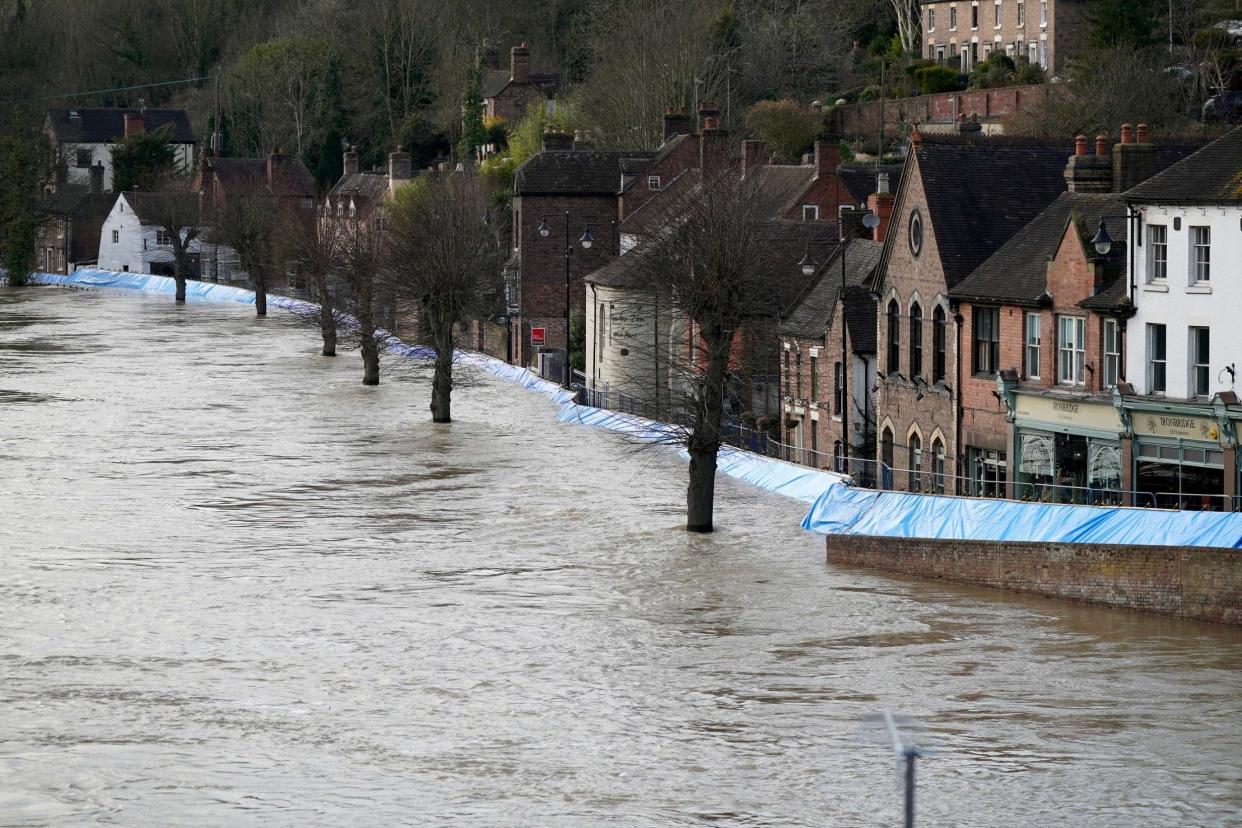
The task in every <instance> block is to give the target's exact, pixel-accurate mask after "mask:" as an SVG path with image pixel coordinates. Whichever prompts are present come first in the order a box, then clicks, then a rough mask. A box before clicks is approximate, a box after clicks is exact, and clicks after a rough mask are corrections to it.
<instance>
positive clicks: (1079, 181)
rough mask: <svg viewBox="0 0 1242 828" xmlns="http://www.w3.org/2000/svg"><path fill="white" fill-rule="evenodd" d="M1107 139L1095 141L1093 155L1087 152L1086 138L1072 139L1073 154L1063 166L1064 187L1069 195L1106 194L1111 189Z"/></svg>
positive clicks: (1111, 174) (1111, 171)
mask: <svg viewBox="0 0 1242 828" xmlns="http://www.w3.org/2000/svg"><path fill="white" fill-rule="evenodd" d="M1107 146H1108V139H1106V138H1105V137H1104V136H1103V135H1100V136H1098V137H1097V138H1096V139H1095V154H1094V155H1092V154H1090V153H1088V152H1087V136H1085V135H1079V136H1077V137H1076V138H1075V139H1074V154H1073V155H1071V156H1070V157H1069V161H1068V162H1067V163H1066V165H1065V172H1064V174H1063V175H1064V177H1065V186H1066V189H1067V190H1069V191H1070V192H1071V193H1108V192H1112V189H1113V165H1112V160H1111V159H1110V158H1109V157H1108V155H1107V154H1106V153H1107Z"/></svg>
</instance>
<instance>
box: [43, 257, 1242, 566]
mask: <svg viewBox="0 0 1242 828" xmlns="http://www.w3.org/2000/svg"><path fill="white" fill-rule="evenodd" d="M31 281H32V282H34V283H35V284H44V285H60V286H64V287H76V288H87V289H94V290H108V289H119V290H139V291H146V292H150V293H167V294H173V293H174V292H175V290H176V284H175V282H174V281H173V280H172V279H171V278H168V277H166V276H152V275H148V274H143V273H116V272H112V271H104V270H79V271H76V272H74V273H71V274H69V275H67V276H66V275H60V274H51V273H37V274H33V275H32V278H31ZM186 298H187V299H188V300H193V301H204V302H240V303H244V304H254V293H253V292H252V291H250V290H247V289H245V288H240V287H233V286H229V285H219V284H214V283H210V282H196V281H192V280H191V281H187V283H186ZM268 304H270V305H272V306H273V307H278V308H283V309H286V310H290V311H298V312H306V311H314V310H317V309H318V306H317V305H315V304H313V303H310V302H305V301H302V300H300V299H292V298H289V297H285V296H277V295H269V297H268ZM345 322H346V324H349V323H350V322H352V320H349V319H348V318H345ZM385 345H386V347H387V349H388V350H389V351H390V352H391V353H394V354H397V355H400V356H406V357H411V358H416V359H427V358H430V357H433V356H434V351H433V350H432V349H430V348H425V347H422V346H416V345H408V344H406V343H404V342H401V341H400V340H399V339H397V338H396V337H392V336H389V337H387V340H386V342H385ZM454 361H456V362H458V363H459V364H464V365H470V366H473V367H475V368H478V369H479V370H482V371H484V372H486V373H489V374H492V375H493V376H497V377H501V378H503V379H506V380H509V381H510V382H513V383H516V384H517V385H520V386H521V387H523V388H525V389H527V390H528V391H533V392H535V393H537V394H541V395H542V396H544V397H546V398H547V399H548V400H550V401H551V402H553V403H554V404H556V405H557V406H559V407H560V411H559V412H558V413H557V419H558V420H559V421H561V422H567V423H577V424H579V425H585V426H591V427H594V428H604V429H608V430H611V431H616V432H618V433H621V434H625V435H626V436H628V437H630V438H633V439H637V440H640V441H644V442H657V443H658V442H664V443H667V442H671V441H672V435H673V431H672V427H671V426H669V425H667V424H664V423H659V422H656V421H654V420H647V419H644V418H642V417H637V416H634V415H632V414H622V413H619V412H616V411H609V410H606V409H600V408H592V407H590V406H584V405H578V404H577V403H575V402H574V394H573V392H571V391H568V390H566V389H564V388H562V387H561V386H559V385H557V384H556V383H553V382H549V381H547V380H545V379H543V378H541V377H539V376H538V375H537V374H535V373H533V372H532V371H530V370H528V369H526V368H520V367H518V366H515V365H510V364H509V363H507V362H504V361H503V360H499V359H496V358H494V357H490V356H487V355H485V354H479V353H474V352H470V351H457V352H456V353H455V354H454ZM681 454H682V456H683V457H685V456H688V455H687V454H686V452H685V450H684V449H683V450H682V452H681ZM717 468H718V469H719V471H721V472H723V473H725V474H727V475H729V476H731V477H735V478H737V479H739V480H743V481H745V482H747V483H750V484H752V485H754V486H757V487H759V488H761V489H765V490H767V491H771V492H775V493H777V494H781V495H784V496H786V497H791V498H794V499H795V500H799V501H802V502H804V503H809V504H811V509H810V511H809V512H808V513H807V515H806V518H805V519H804V520H803V522H802V527H803V528H804V529H807V530H809V531H812V532H818V533H821V534H826V535H829V534H831V535H870V536H880V537H890V538H928V539H939V540H990V541H1015V542H1019V541H1025V542H1048V543H1092V544H1126V545H1136V546H1141V545H1149V546H1195V547H1226V548H1240V547H1242V512H1176V511H1168V510H1161V509H1136V508H1128V507H1101V506H1075V505H1062V504H1046V503H1021V502H1014V501H1004V500H991V499H987V498H964V497H952V496H944V495H922V494H911V493H905V492H883V491H872V490H868V489H856V488H853V487H851V486H849V485H848V482H849V479H848V478H847V477H845V476H844V475H840V474H834V473H832V472H827V471H816V470H815V469H812V468H809V467H807V466H800V465H796V464H793V463H788V462H785V461H784V460H779V459H775V458H771V457H763V456H761V455H757V454H752V453H750V452H747V451H743V450H741V449H736V448H733V447H731V446H725V447H722V448H721V450H720V457H719V460H718V466H717Z"/></svg>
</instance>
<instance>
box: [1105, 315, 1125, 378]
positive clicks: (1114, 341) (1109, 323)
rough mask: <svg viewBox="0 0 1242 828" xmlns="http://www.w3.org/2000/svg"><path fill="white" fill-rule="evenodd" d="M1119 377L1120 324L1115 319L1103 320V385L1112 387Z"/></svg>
mask: <svg viewBox="0 0 1242 828" xmlns="http://www.w3.org/2000/svg"><path fill="white" fill-rule="evenodd" d="M1119 379H1121V325H1120V324H1118V322H1117V320H1116V319H1105V320H1104V387H1105V388H1113V387H1115V386H1116V385H1117V380H1119Z"/></svg>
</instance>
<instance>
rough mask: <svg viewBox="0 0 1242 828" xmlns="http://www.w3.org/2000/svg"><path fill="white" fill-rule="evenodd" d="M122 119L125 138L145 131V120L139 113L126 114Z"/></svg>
mask: <svg viewBox="0 0 1242 828" xmlns="http://www.w3.org/2000/svg"><path fill="white" fill-rule="evenodd" d="M123 117H124V118H125V137H126V138H128V137H129V136H131V135H137V134H138V133H139V132H142V131H143V129H145V125H146V118H144V117H143V115H142V113H141V112H126V113H125V115H124V116H123Z"/></svg>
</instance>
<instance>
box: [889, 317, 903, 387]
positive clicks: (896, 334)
mask: <svg viewBox="0 0 1242 828" xmlns="http://www.w3.org/2000/svg"><path fill="white" fill-rule="evenodd" d="M900 325H901V309H900V308H899V307H897V300H896V299H890V300H889V303H888V373H890V374H895V373H897V372H898V371H899V370H901V365H900V363H901V331H900V329H899V327H898V326H900Z"/></svg>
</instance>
